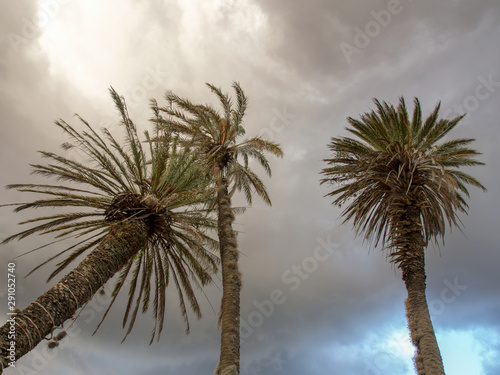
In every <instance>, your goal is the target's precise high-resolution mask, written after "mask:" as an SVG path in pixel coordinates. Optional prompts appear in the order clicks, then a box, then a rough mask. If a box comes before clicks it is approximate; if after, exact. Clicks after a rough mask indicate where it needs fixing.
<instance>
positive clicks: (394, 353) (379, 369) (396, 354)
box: [363, 337, 409, 375]
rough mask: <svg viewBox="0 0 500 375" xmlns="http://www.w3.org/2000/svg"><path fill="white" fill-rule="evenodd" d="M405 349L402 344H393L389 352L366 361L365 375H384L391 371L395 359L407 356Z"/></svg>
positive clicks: (385, 351) (388, 349) (383, 352)
mask: <svg viewBox="0 0 500 375" xmlns="http://www.w3.org/2000/svg"><path fill="white" fill-rule="evenodd" d="M408 340H409V337H408ZM405 352H406V350H405V348H404V346H403V345H401V344H400V343H395V342H391V343H390V345H389V346H388V348H387V350H384V351H381V352H379V353H377V355H376V356H375V357H374V358H372V359H370V360H368V359H364V361H363V362H364V364H365V367H364V371H363V375H384V374H385V373H386V372H385V371H387V370H389V369H390V367H391V364H393V362H395V361H394V359H395V358H401V357H403V356H404V355H405Z"/></svg>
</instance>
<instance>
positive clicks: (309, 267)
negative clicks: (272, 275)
mask: <svg viewBox="0 0 500 375" xmlns="http://www.w3.org/2000/svg"><path fill="white" fill-rule="evenodd" d="M316 241H317V243H318V244H319V245H318V246H316V247H315V248H314V250H313V252H312V254H311V255H310V256H307V257H306V258H304V259H303V260H302V262H300V264H294V265H292V266H291V267H290V268H289V269H287V270H286V271H285V272H283V273H282V275H281V281H282V282H283V284H284V285H286V286H288V290H289V291H291V292H293V291H296V290H298V289H299V288H300V286H301V285H302V283H303V281H305V280H307V279H309V278H310V277H311V274H312V273H314V272H315V271H316V270H317V269H318V268H319V265H320V263H322V262H324V261H326V260H327V259H329V258H330V257H331V256H332V255H337V256H340V257H342V256H343V255H342V254H341V252H340V251H339V250H338V249H339V245H338V244H337V243H336V242H332V241H331V236H330V235H328V236H327V238H326V240H325V239H323V238H321V237H318V238H316ZM286 300H287V296H286V291H285V290H283V289H282V288H276V289H273V290H272V291H271V293H270V294H269V299H264V300H261V301H257V300H254V301H253V305H254V307H255V308H254V309H253V310H252V311H251V312H250V313H249V314H248V315H247V317H246V318H245V319H244V318H243V317H241V318H240V338H241V340H242V341H243V340H245V339H248V338H249V337H250V336H252V334H253V333H254V331H255V329H257V328H259V327H261V326H262V325H263V324H264V321H265V320H266V319H267V318H270V317H271V316H272V315H273V314H274V312H275V310H276V306H278V305H282V304H284V303H285V302H286Z"/></svg>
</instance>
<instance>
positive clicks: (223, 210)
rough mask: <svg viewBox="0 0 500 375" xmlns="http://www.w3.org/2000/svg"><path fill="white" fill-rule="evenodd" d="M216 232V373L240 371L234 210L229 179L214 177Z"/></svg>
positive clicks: (223, 374) (222, 374)
mask: <svg viewBox="0 0 500 375" xmlns="http://www.w3.org/2000/svg"><path fill="white" fill-rule="evenodd" d="M217 206H218V235H219V246H220V256H221V264H222V290H223V291H222V302H221V313H222V316H221V320H220V321H221V350H220V359H219V364H218V365H217V369H216V370H215V374H217V375H239V373H240V291H241V273H240V271H239V269H238V258H239V251H238V244H237V241H236V234H235V233H234V231H233V227H232V224H233V221H234V213H233V210H232V208H231V197H230V195H229V193H228V182H227V180H226V179H225V178H223V177H219V178H218V179H217Z"/></svg>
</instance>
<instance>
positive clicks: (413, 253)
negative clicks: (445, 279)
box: [401, 206, 445, 375]
mask: <svg viewBox="0 0 500 375" xmlns="http://www.w3.org/2000/svg"><path fill="white" fill-rule="evenodd" d="M403 222H405V223H406V224H405V227H406V228H405V232H406V233H405V236H407V238H406V239H405V242H406V243H407V244H408V245H407V249H404V250H405V253H406V256H405V259H404V261H402V262H401V269H402V271H403V280H404V282H405V285H406V290H407V292H408V298H407V299H406V302H405V307H406V316H407V318H408V327H409V329H410V335H411V340H412V342H413V345H415V348H416V349H417V352H416V354H415V357H414V362H415V367H416V370H417V373H418V374H419V375H445V372H444V366H443V359H442V357H441V353H440V351H439V347H438V343H437V340H436V335H435V333H434V327H433V325H432V321H431V317H430V314H429V307H428V305H427V298H426V295H425V289H426V284H425V280H426V274H425V256H424V245H425V244H424V239H423V234H422V225H421V221H420V211H419V210H418V209H417V208H416V207H412V206H407V207H406V209H405V214H404V215H403Z"/></svg>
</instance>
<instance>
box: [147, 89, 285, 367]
mask: <svg viewBox="0 0 500 375" xmlns="http://www.w3.org/2000/svg"><path fill="white" fill-rule="evenodd" d="M207 85H208V87H209V88H210V89H211V91H212V92H213V93H215V95H216V96H217V97H218V99H219V101H220V103H221V105H222V112H221V113H220V112H218V111H217V110H216V109H214V108H213V107H211V106H209V105H199V104H194V103H192V102H190V101H189V100H188V99H185V98H181V97H179V96H177V95H175V94H172V93H170V94H167V96H166V99H167V100H168V102H169V103H170V105H169V106H166V107H162V108H158V107H157V106H156V104H155V103H154V107H155V108H157V110H159V111H160V112H161V113H164V114H165V115H166V116H164V117H163V118H162V120H161V121H159V123H158V124H159V127H160V129H164V130H166V131H167V132H171V131H173V132H175V133H178V134H179V136H180V137H181V138H182V139H183V144H184V145H185V146H186V147H188V148H193V149H195V150H196V151H197V152H198V153H199V154H200V157H201V160H202V161H203V162H204V163H206V164H207V165H208V166H209V168H208V170H207V172H208V174H209V175H210V176H211V177H212V178H213V181H214V182H215V185H216V195H215V200H214V202H215V206H216V207H217V210H218V237H219V244H220V259H221V265H222V289H223V293H222V301H221V308H220V316H219V324H220V327H221V351H220V359H219V364H218V366H217V369H216V371H215V373H216V374H224V375H230V374H239V373H240V290H241V273H240V271H239V266H238V258H239V251H238V245H237V240H236V233H235V231H234V230H233V227H232V224H233V221H234V209H233V207H232V205H231V197H232V196H233V194H234V192H235V191H237V190H238V191H241V190H243V192H244V193H245V197H246V199H247V201H248V203H249V204H251V203H252V193H253V191H255V192H256V193H257V194H258V195H259V196H260V197H261V198H262V199H263V200H264V202H266V203H267V204H271V200H270V199H269V196H268V194H267V191H266V188H265V186H264V184H263V182H262V180H261V179H260V178H259V177H258V176H257V175H256V174H255V173H254V172H253V171H252V170H251V169H250V168H249V159H250V158H254V159H256V160H257V161H258V162H259V163H260V165H261V166H262V167H263V168H264V170H265V171H266V172H267V174H268V175H269V176H270V175H271V169H270V167H269V163H268V161H267V159H266V157H265V155H264V152H271V153H272V154H274V155H276V156H279V157H281V156H283V151H282V150H281V148H280V147H279V145H278V144H276V143H274V142H270V141H267V140H264V139H262V138H260V137H254V138H250V139H245V140H241V141H240V138H241V137H242V136H243V135H244V134H245V129H244V128H243V117H244V115H245V111H246V108H247V103H248V99H247V97H246V96H245V94H244V92H243V90H242V89H241V87H240V85H239V84H238V83H236V82H235V83H233V88H234V90H235V92H236V100H237V103H236V106H234V105H233V102H232V100H231V98H230V97H229V95H228V94H225V93H223V92H222V91H221V89H219V88H217V87H215V86H213V85H211V84H207Z"/></svg>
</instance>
